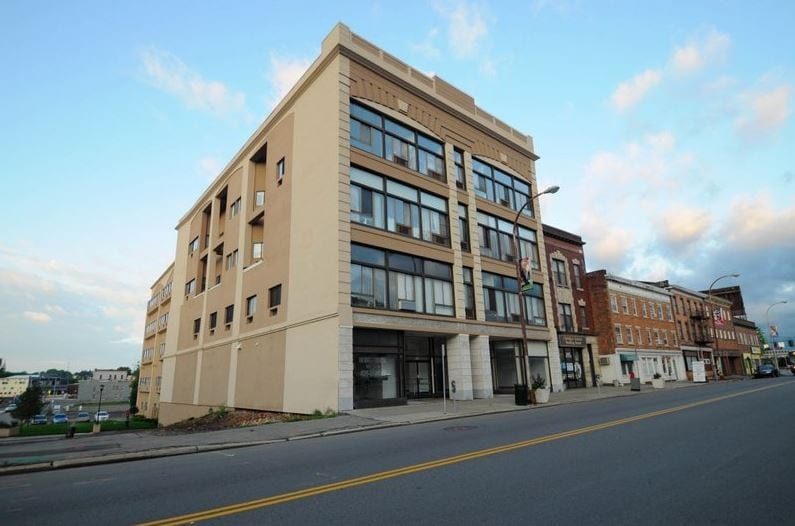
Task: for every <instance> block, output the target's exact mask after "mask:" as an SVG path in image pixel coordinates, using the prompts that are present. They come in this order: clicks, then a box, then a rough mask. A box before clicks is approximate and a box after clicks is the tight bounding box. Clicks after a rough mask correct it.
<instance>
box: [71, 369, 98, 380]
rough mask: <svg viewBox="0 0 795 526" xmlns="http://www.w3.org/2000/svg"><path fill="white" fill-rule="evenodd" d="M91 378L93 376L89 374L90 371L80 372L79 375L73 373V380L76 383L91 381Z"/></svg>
mask: <svg viewBox="0 0 795 526" xmlns="http://www.w3.org/2000/svg"><path fill="white" fill-rule="evenodd" d="M92 376H93V374H92V373H91V371H86V370H82V371H80V372H79V373H75V375H74V379H75V380H76V381H79V380H91V377H92Z"/></svg>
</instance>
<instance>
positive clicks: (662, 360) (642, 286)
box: [586, 270, 687, 384]
mask: <svg viewBox="0 0 795 526" xmlns="http://www.w3.org/2000/svg"><path fill="white" fill-rule="evenodd" d="M586 276H587V279H588V285H587V288H588V292H589V297H590V303H591V312H592V313H593V319H594V330H595V332H596V334H597V341H598V349H599V367H600V370H601V374H602V381H603V382H605V383H612V382H617V383H620V384H623V383H627V382H629V380H630V379H631V378H632V377H639V378H640V380H641V382H649V381H651V379H652V378H653V377H654V375H655V374H656V373H659V374H660V375H661V376H662V377H663V378H664V379H666V380H684V379H686V378H687V376H686V372H685V364H684V360H683V359H682V354H681V351H680V349H679V344H678V339H677V334H676V324H675V323H674V317H673V311H672V308H671V293H670V292H668V291H667V290H665V289H662V288H660V287H657V286H654V285H650V284H648V283H643V282H640V281H632V280H628V279H625V278H620V277H618V276H614V275H611V274H608V273H607V271H605V270H597V271H594V272H589V273H588V274H586Z"/></svg>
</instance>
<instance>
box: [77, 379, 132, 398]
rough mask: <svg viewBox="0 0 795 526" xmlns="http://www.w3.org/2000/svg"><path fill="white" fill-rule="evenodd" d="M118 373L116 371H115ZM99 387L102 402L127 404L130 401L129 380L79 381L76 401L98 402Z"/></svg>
mask: <svg viewBox="0 0 795 526" xmlns="http://www.w3.org/2000/svg"><path fill="white" fill-rule="evenodd" d="M116 372H118V371H116ZM100 386H103V387H102V402H103V403H105V402H127V401H129V400H130V382H129V380H108V381H104V382H100V381H99V380H94V379H92V380H81V381H80V383H79V384H78V387H77V399H78V401H80V402H89V403H96V402H98V401H99V392H100Z"/></svg>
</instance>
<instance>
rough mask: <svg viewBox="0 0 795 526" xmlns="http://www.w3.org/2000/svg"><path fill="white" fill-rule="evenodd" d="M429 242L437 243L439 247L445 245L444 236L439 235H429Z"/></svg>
mask: <svg viewBox="0 0 795 526" xmlns="http://www.w3.org/2000/svg"><path fill="white" fill-rule="evenodd" d="M431 240H432V241H433V242H434V243H439V244H441V245H446V244H447V237H446V236H440V235H439V234H431Z"/></svg>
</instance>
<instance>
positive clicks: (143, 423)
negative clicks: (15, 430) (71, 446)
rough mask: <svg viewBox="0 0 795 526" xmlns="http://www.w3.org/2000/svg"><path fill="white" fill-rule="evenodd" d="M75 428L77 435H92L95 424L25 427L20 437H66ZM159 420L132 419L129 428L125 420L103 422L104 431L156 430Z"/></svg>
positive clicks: (21, 429) (20, 432) (81, 423)
mask: <svg viewBox="0 0 795 526" xmlns="http://www.w3.org/2000/svg"><path fill="white" fill-rule="evenodd" d="M70 425H73V426H75V432H76V433H91V432H92V431H93V430H94V424H92V423H91V422H78V423H76V424H44V425H37V426H33V425H30V424H27V425H23V426H22V427H20V428H19V435H18V436H28V437H32V436H47V435H66V433H67V431H68V430H69V426H70ZM156 427H157V420H149V419H146V418H131V419H130V425H129V427H128V426H127V424H126V423H125V422H124V421H123V420H106V421H104V422H102V428H101V430H102V431H124V430H127V429H155V428H156Z"/></svg>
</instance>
